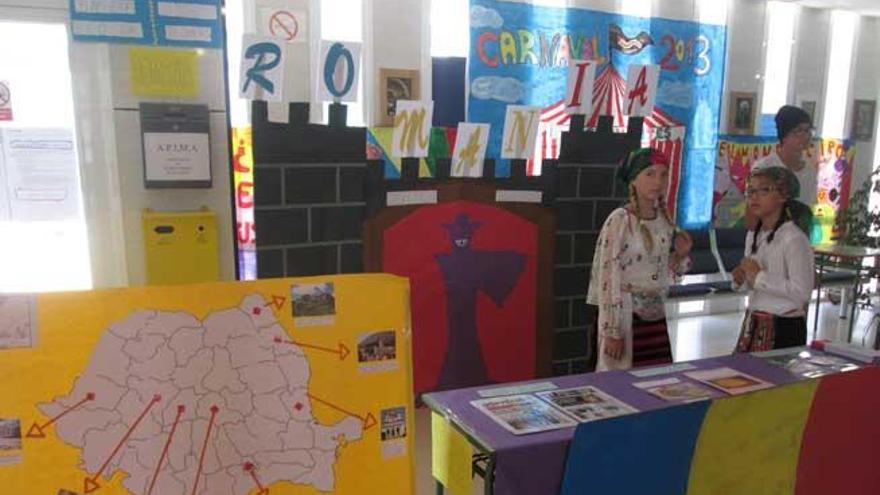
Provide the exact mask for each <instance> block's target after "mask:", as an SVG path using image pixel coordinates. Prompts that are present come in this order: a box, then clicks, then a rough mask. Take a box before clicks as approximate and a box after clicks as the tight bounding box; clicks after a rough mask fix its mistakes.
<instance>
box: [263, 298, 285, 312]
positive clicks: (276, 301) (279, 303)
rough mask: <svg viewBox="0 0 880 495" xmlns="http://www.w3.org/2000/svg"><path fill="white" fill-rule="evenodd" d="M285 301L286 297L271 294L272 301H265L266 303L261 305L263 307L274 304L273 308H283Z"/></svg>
mask: <svg viewBox="0 0 880 495" xmlns="http://www.w3.org/2000/svg"><path fill="white" fill-rule="evenodd" d="M286 302H287V298H286V297H284V296H276V295H273V296H272V301H271V302H267V303H266V304H264V305H263V307H264V308H268V307H269V306H275V309H279V310H280V309H282V308H284V303H286Z"/></svg>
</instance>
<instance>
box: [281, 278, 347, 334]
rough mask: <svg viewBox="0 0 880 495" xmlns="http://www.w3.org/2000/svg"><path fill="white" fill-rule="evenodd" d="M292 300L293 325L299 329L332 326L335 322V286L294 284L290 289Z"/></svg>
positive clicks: (328, 284)
mask: <svg viewBox="0 0 880 495" xmlns="http://www.w3.org/2000/svg"><path fill="white" fill-rule="evenodd" d="M290 298H291V300H293V324H294V325H296V326H299V327H316V326H326V325H333V324H334V323H335V322H336V286H335V285H334V284H333V283H332V282H329V283H324V284H294V285H293V286H291V287H290Z"/></svg>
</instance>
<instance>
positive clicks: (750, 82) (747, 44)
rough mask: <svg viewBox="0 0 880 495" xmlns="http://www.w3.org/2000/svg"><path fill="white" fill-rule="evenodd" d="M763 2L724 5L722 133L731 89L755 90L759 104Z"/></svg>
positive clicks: (732, 0)
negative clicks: (725, 24) (725, 9)
mask: <svg viewBox="0 0 880 495" xmlns="http://www.w3.org/2000/svg"><path fill="white" fill-rule="evenodd" d="M766 6H767V5H766V2H765V1H764V0H730V3H729V5H728V13H727V66H726V70H725V74H724V97H723V101H722V105H721V121H720V122H721V129H720V130H721V133H722V134H726V133H727V115H728V109H727V107H728V104H729V103H730V93H731V92H734V91H737V92H747V93H757V94H758V96H759V98H758V102H757V108H761V104H760V94H761V88H762V85H763V79H762V76H763V73H764V26H765V23H766V16H765V13H766ZM756 118H758V116H757V115H756ZM756 126H757V122H756Z"/></svg>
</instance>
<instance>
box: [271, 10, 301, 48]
mask: <svg viewBox="0 0 880 495" xmlns="http://www.w3.org/2000/svg"><path fill="white" fill-rule="evenodd" d="M269 32H270V33H272V35H273V36H278V37H279V38H284V40H285V41H293V40H294V39H296V35H297V34H299V21H297V20H296V16H295V15H293V14H291V13H290V12H287V11H286V10H279V11H278V12H275V13H274V14H272V16H271V17H270V18H269Z"/></svg>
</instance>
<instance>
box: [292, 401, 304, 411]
mask: <svg viewBox="0 0 880 495" xmlns="http://www.w3.org/2000/svg"><path fill="white" fill-rule="evenodd" d="M293 408H294V409H296V410H297V411H302V408H303V405H302V402H297V403H296V404H295V405H294V406H293Z"/></svg>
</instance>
